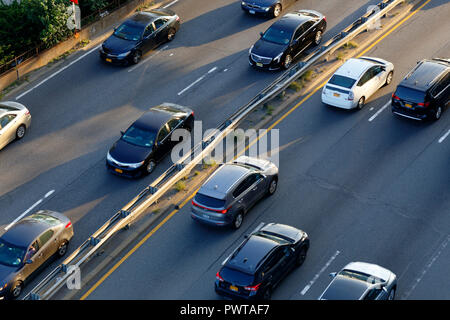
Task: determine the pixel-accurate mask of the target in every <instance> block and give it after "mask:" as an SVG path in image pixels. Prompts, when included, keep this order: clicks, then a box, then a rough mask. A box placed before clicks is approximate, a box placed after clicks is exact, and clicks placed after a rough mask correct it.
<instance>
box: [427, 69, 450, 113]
mask: <svg viewBox="0 0 450 320" xmlns="http://www.w3.org/2000/svg"><path fill="white" fill-rule="evenodd" d="M431 96H432V98H433V99H435V100H436V103H435V105H436V106H441V107H442V108H444V107H445V106H446V105H447V104H448V102H449V101H450V72H449V73H447V74H446V75H445V76H444V77H443V79H442V81H440V83H439V84H438V85H437V86H436V87H435V88H434V89H433V90H432V91H431Z"/></svg>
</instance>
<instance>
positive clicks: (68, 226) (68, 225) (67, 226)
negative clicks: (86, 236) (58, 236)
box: [64, 221, 72, 229]
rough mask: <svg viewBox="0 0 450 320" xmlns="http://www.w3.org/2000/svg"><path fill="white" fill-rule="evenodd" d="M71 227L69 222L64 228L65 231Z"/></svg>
mask: <svg viewBox="0 0 450 320" xmlns="http://www.w3.org/2000/svg"><path fill="white" fill-rule="evenodd" d="M71 226H72V222H70V221H69V223H68V224H66V226H65V227H64V228H65V229H67V228H70V227H71Z"/></svg>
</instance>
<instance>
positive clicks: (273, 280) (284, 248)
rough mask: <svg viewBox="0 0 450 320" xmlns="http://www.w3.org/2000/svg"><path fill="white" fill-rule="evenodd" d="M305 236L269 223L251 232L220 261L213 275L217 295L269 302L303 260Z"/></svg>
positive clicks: (289, 228)
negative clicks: (219, 267) (220, 263)
mask: <svg viewBox="0 0 450 320" xmlns="http://www.w3.org/2000/svg"><path fill="white" fill-rule="evenodd" d="M308 248H309V238H308V235H307V234H306V232H304V231H302V230H299V229H296V228H294V227H291V226H287V225H283V224H275V223H270V224H268V225H266V226H264V227H263V228H261V229H259V230H258V231H255V232H254V233H252V234H251V235H250V236H248V237H247V238H246V240H244V242H243V243H242V244H241V245H240V246H239V247H238V248H237V249H236V250H235V251H234V252H233V253H232V254H231V255H230V256H229V257H228V258H227V259H226V260H225V261H224V263H223V264H222V265H223V266H222V268H221V269H220V271H219V272H217V274H216V282H215V290H216V292H217V293H218V294H220V295H224V296H228V297H231V298H238V299H252V300H253V299H266V300H267V299H270V296H271V293H272V290H273V289H274V288H275V286H276V285H277V284H278V283H279V282H280V281H281V280H282V279H283V278H284V277H285V276H286V275H287V274H288V273H289V271H291V270H292V268H294V267H296V266H297V267H298V266H301V265H302V264H303V262H304V261H305V259H306V253H307V251H308Z"/></svg>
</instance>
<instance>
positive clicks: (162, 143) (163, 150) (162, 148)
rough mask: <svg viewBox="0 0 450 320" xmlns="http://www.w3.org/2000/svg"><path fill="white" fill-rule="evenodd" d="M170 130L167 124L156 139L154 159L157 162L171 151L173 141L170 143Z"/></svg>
mask: <svg viewBox="0 0 450 320" xmlns="http://www.w3.org/2000/svg"><path fill="white" fill-rule="evenodd" d="M169 133H170V130H169V127H168V125H167V123H165V124H164V125H163V126H162V127H161V129H160V130H159V132H158V136H157V137H156V141H155V146H154V153H153V155H154V157H155V158H156V160H160V159H162V157H164V155H166V154H167V152H169V151H170V149H171V141H170V135H169Z"/></svg>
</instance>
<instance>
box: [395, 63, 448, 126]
mask: <svg viewBox="0 0 450 320" xmlns="http://www.w3.org/2000/svg"><path fill="white" fill-rule="evenodd" d="M449 98H450V59H437V58H436V59H431V60H428V59H424V60H422V61H420V62H418V64H417V66H416V67H415V68H414V69H413V70H411V71H410V72H409V73H408V75H407V76H406V77H405V78H404V79H403V80H402V82H400V84H399V85H398V86H397V89H396V90H395V92H394V93H393V94H392V112H393V113H395V114H398V115H400V116H403V117H406V118H411V119H415V120H425V119H433V120H438V119H439V118H440V117H441V114H442V111H443V110H444V108H445V106H447V105H448V103H449V101H450V100H449Z"/></svg>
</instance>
